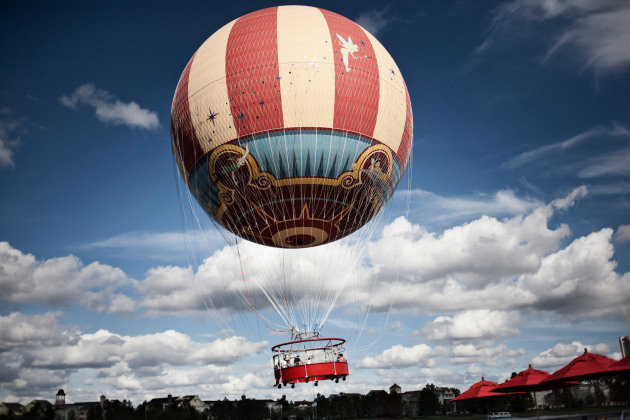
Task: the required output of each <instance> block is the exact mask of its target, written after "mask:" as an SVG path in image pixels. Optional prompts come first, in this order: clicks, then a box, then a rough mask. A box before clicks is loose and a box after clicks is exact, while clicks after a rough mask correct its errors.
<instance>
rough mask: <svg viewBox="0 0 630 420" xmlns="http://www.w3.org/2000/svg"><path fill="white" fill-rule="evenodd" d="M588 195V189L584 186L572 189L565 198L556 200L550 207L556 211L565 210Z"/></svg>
mask: <svg viewBox="0 0 630 420" xmlns="http://www.w3.org/2000/svg"><path fill="white" fill-rule="evenodd" d="M587 194H588V188H586V186H585V185H581V186H579V187H577V188H574V189H573V191H571V192H570V193H569V194H568V195H567V196H566V197H560V198H556V199H555V200H553V201H552V202H551V205H552V206H553V207H555V208H556V209H558V210H567V209H569V208H571V207H573V206H574V205H575V202H576V201H577V199H579V198H584V197H586V195H587Z"/></svg>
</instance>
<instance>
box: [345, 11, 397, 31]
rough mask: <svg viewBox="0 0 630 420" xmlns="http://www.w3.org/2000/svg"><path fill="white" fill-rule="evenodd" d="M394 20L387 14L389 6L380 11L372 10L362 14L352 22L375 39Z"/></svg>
mask: <svg viewBox="0 0 630 420" xmlns="http://www.w3.org/2000/svg"><path fill="white" fill-rule="evenodd" d="M395 20H396V18H395V17H394V16H392V15H390V14H389V6H385V7H384V8H383V9H381V10H376V9H374V10H369V11H367V12H362V13H361V14H359V16H357V18H356V19H355V20H354V21H355V22H356V23H357V24H358V25H359V26H361V27H363V28H364V29H365V30H366V31H368V32H369V33H371V34H372V35H374V36H375V37H376V36H378V34H379V33H380V32H381V31H382V30H383V29H384V28H385V27H387V26H388V25H390V24H391V23H393V22H394V21H395Z"/></svg>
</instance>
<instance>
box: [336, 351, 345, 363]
mask: <svg viewBox="0 0 630 420" xmlns="http://www.w3.org/2000/svg"><path fill="white" fill-rule="evenodd" d="M345 361H346V359H345V358H344V357H343V354H342V353H339V356H337V362H339V363H343V362H345Z"/></svg>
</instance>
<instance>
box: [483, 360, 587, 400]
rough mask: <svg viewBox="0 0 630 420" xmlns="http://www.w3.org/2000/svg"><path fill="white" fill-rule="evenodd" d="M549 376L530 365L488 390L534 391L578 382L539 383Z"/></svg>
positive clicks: (506, 391) (577, 383) (499, 391)
mask: <svg viewBox="0 0 630 420" xmlns="http://www.w3.org/2000/svg"><path fill="white" fill-rule="evenodd" d="M548 377H549V373H548V372H545V371H544V370H538V369H534V368H533V367H532V365H529V368H528V369H526V370H524V371H522V372H519V373H518V374H517V375H516V376H515V377H513V378H512V379H510V380H509V381H507V382H505V383H503V384H501V385H499V386H497V387H495V388H494V389H493V390H492V391H490V392H498V393H508V392H530V391H533V392H536V391H544V390H547V389H554V388H565V387H566V388H568V387H571V386H575V385H579V382H556V383H553V382H552V383H546V384H541V382H542V381H543V380H545V379H547V378H548Z"/></svg>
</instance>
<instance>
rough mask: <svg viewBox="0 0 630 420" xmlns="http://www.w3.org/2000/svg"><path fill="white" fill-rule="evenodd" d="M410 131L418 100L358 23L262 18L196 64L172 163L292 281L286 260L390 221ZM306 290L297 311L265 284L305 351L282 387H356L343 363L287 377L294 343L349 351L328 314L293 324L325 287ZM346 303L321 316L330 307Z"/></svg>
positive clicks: (280, 14) (288, 13)
mask: <svg viewBox="0 0 630 420" xmlns="http://www.w3.org/2000/svg"><path fill="white" fill-rule="evenodd" d="M412 131H413V118H412V110H411V103H410V99H409V94H408V92H407V88H406V86H405V83H404V80H403V78H402V76H401V73H400V71H399V69H398V67H397V66H396V63H395V62H394V60H393V59H392V57H391V56H390V55H389V54H388V53H387V51H386V50H385V48H384V47H383V46H382V45H381V44H380V43H379V42H378V41H377V40H376V38H374V36H372V35H371V34H370V33H368V32H367V31H366V30H364V29H363V28H361V27H360V26H359V25H357V24H356V23H354V22H352V21H351V20H349V19H347V18H345V17H343V16H340V15H338V14H336V13H333V12H330V11H327V10H323V9H319V8H315V7H307V6H279V7H271V8H267V9H263V10H259V11H256V12H253V13H249V14H247V15H245V16H242V17H240V18H238V19H236V20H234V21H232V22H230V23H228V24H227V25H225V26H224V27H222V28H221V29H219V30H218V31H216V32H215V33H214V34H213V35H212V36H210V38H208V39H207V40H206V41H205V42H204V43H203V45H201V47H200V48H199V49H198V50H197V51H196V52H195V54H194V55H193V57H192V58H191V59H190V61H189V62H188V65H187V66H186V68H185V69H184V71H183V73H182V75H181V77H180V80H179V83H178V85H177V88H176V91H175V95H174V99H173V104H172V109H171V144H172V148H173V155H174V159H175V161H176V163H177V167H178V169H179V172H180V174H181V177H182V179H183V180H184V182H185V184H186V186H187V188H188V189H189V191H190V193H191V195H192V196H193V197H194V199H195V200H196V201H197V203H198V204H199V206H200V207H201V208H202V209H203V211H204V212H205V213H206V214H207V215H208V216H209V217H210V218H211V219H212V220H213V221H214V222H215V223H216V224H218V225H220V226H221V227H222V228H223V229H225V230H227V231H229V232H231V233H233V234H234V235H237V236H238V237H240V238H243V239H245V240H247V241H250V242H253V243H256V244H260V245H265V246H268V247H274V248H279V249H282V250H285V251H286V253H285V254H283V261H285V262H284V263H283V274H282V276H281V277H282V278H283V279H284V281H286V278H287V274H286V272H287V268H286V264H287V263H286V261H287V260H291V259H292V258H293V259H295V260H297V261H302V262H303V261H308V260H309V258H311V255H312V252H311V251H312V248H313V247H320V246H324V245H326V244H331V243H333V242H334V241H337V240H339V239H342V238H344V237H347V236H348V235H351V234H352V233H353V232H355V231H357V230H358V229H360V228H361V227H362V226H364V225H366V224H367V223H369V222H370V221H372V220H374V218H375V216H377V215H378V214H379V213H380V212H381V210H382V209H383V207H384V206H385V204H386V203H387V202H388V200H389V199H390V198H391V196H392V194H393V192H394V190H395V188H396V186H397V185H398V183H399V181H400V179H401V177H402V174H403V171H404V169H405V165H406V164H407V161H408V157H409V154H410V151H411V144H412ZM361 242H362V243H363V244H364V243H365V240H363V241H361ZM326 246H327V245H326ZM301 250H304V251H306V253H304V252H302V253H300V252H298V251H301ZM261 253H263V252H261ZM320 268H321V267H320ZM333 269H334V268H333ZM289 271H290V270H289ZM333 274H334V273H329V275H333ZM272 277H273V276H272ZM299 277H300V279H299V284H300V286H299V287H301V288H302V289H300V290H298V291H294V292H295V293H293V294H294V295H295V296H294V298H293V299H286V291H285V289H286V284H285V283H283V284H282V285H281V288H282V290H283V291H280V286H278V285H277V284H275V283H274V282H275V280H274V279H273V278H269V277H268V278H266V279H261V280H259V281H258V283H259V284H261V287H262V288H263V289H266V290H265V295H266V296H267V297H268V298H269V299H270V301H272V304H273V306H274V307H275V308H276V309H277V310H278V312H279V313H281V317H282V318H283V320H284V322H286V324H288V325H287V326H288V327H289V329H291V330H292V331H294V338H295V337H297V338H298V339H299V340H294V341H292V343H293V344H290V343H285V344H288V347H287V346H284V347H283V345H281V348H280V349H279V350H282V351H276V350H278V349H276V348H275V347H274V349H276V350H274V354H275V356H278V357H277V364H276V366H277V367H278V369H277V371H276V381H277V383H278V384H280V383H285V384H286V383H294V382H301V381H308V379H309V377H311V376H312V378H313V379H314V378H320V379H339V378H343V379H345V375H347V365H346V368H345V373H342V374H338V373H337V371H338V367H339V366H336V365H334V364H336V363H337V360H336V359H335V360H334V361H333V362H331V363H333V365H330V366H328V365H327V366H326V368H325V369H323V370H322V371H321V372H320V374H317V375H315V374H314V375H309V374H308V373H305V372H301V373H300V374H299V375H297V376H299V377H293V376H291V377H290V378H287V375H286V374H287V373H288V371H285V372H283V371H282V366H281V360H282V359H284V355H285V354H287V353H289V352H290V353H294V347H295V346H296V345H297V344H296V342H302V341H303V340H316V341H317V343H315V344H316V345H315V348H320V347H323V348H325V349H328V350H331V351H332V350H333V349H334V350H335V351H334V352H333V353H334V355H337V354H338V353H340V352H341V350H342V349H343V345H341V344H340V345H337V344H339V343H340V342H339V341H335V342H334V343H332V344H330V345H328V344H325V345H321V344H322V343H321V342H320V341H319V340H324V341H325V340H330V339H322V338H320V337H319V330H320V329H321V327H322V325H323V323H324V321H325V319H326V317H327V316H328V314H329V313H330V310H331V306H328V307H324V308H322V309H320V312H321V313H322V315H320V316H319V317H318V316H313V315H312V309H309V310H308V311H307V312H309V314H308V315H307V317H308V320H306V321H304V320H300V321H296V320H293V319H292V315H291V314H292V310H291V309H290V308H288V307H286V306H290V305H291V301H293V302H297V301H301V302H303V301H304V300H305V299H306V300H308V299H311V297H312V295H313V294H314V293H316V290H317V289H318V286H317V284H315V285H314V286H313V285H311V286H309V282H315V283H317V281H318V280H317V279H315V280H309V279H308V278H303V275H302V274H300V275H299ZM339 283H340V284H341V285H342V287H343V284H344V281H343V279H340V280H339ZM276 287H277V288H278V289H277V290H276V289H274V288H276ZM301 292H304V294H303V295H302V296H299V293H301ZM326 293H327V294H328V293H329V292H328V291H326ZM278 295H282V296H284V297H285V298H279V297H278ZM336 296H338V294H337V295H336ZM336 296H335V294H334V293H333V294H332V295H331V296H328V297H326V298H325V299H320V298H312V299H311V302H322V304H323V305H324V306H325V305H332V304H334V301H335V300H336ZM317 304H319V303H317ZM313 305H315V304H309V308H310V307H311V306H313ZM302 325H305V327H302ZM332 340H338V339H332ZM339 340H341V339H339ZM341 341H343V340H341ZM333 344H334V345H333ZM287 349H288V351H287V352H284V350H287ZM333 353H331V354H333ZM281 356H282V357H281ZM307 357H308V356H307ZM331 357H332V356H331ZM335 357H336V356H335ZM306 360H307V358H303V360H302V362H304V363H305V362H306ZM322 363H328V362H322ZM304 366H306V365H304ZM331 369H332V375H333V376H332V377H330V378H329V377H327V375H328V373H330V372H329V371H330V370H331ZM303 370H304V369H303ZM282 373H285V375H284V376H283V375H282Z"/></svg>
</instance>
